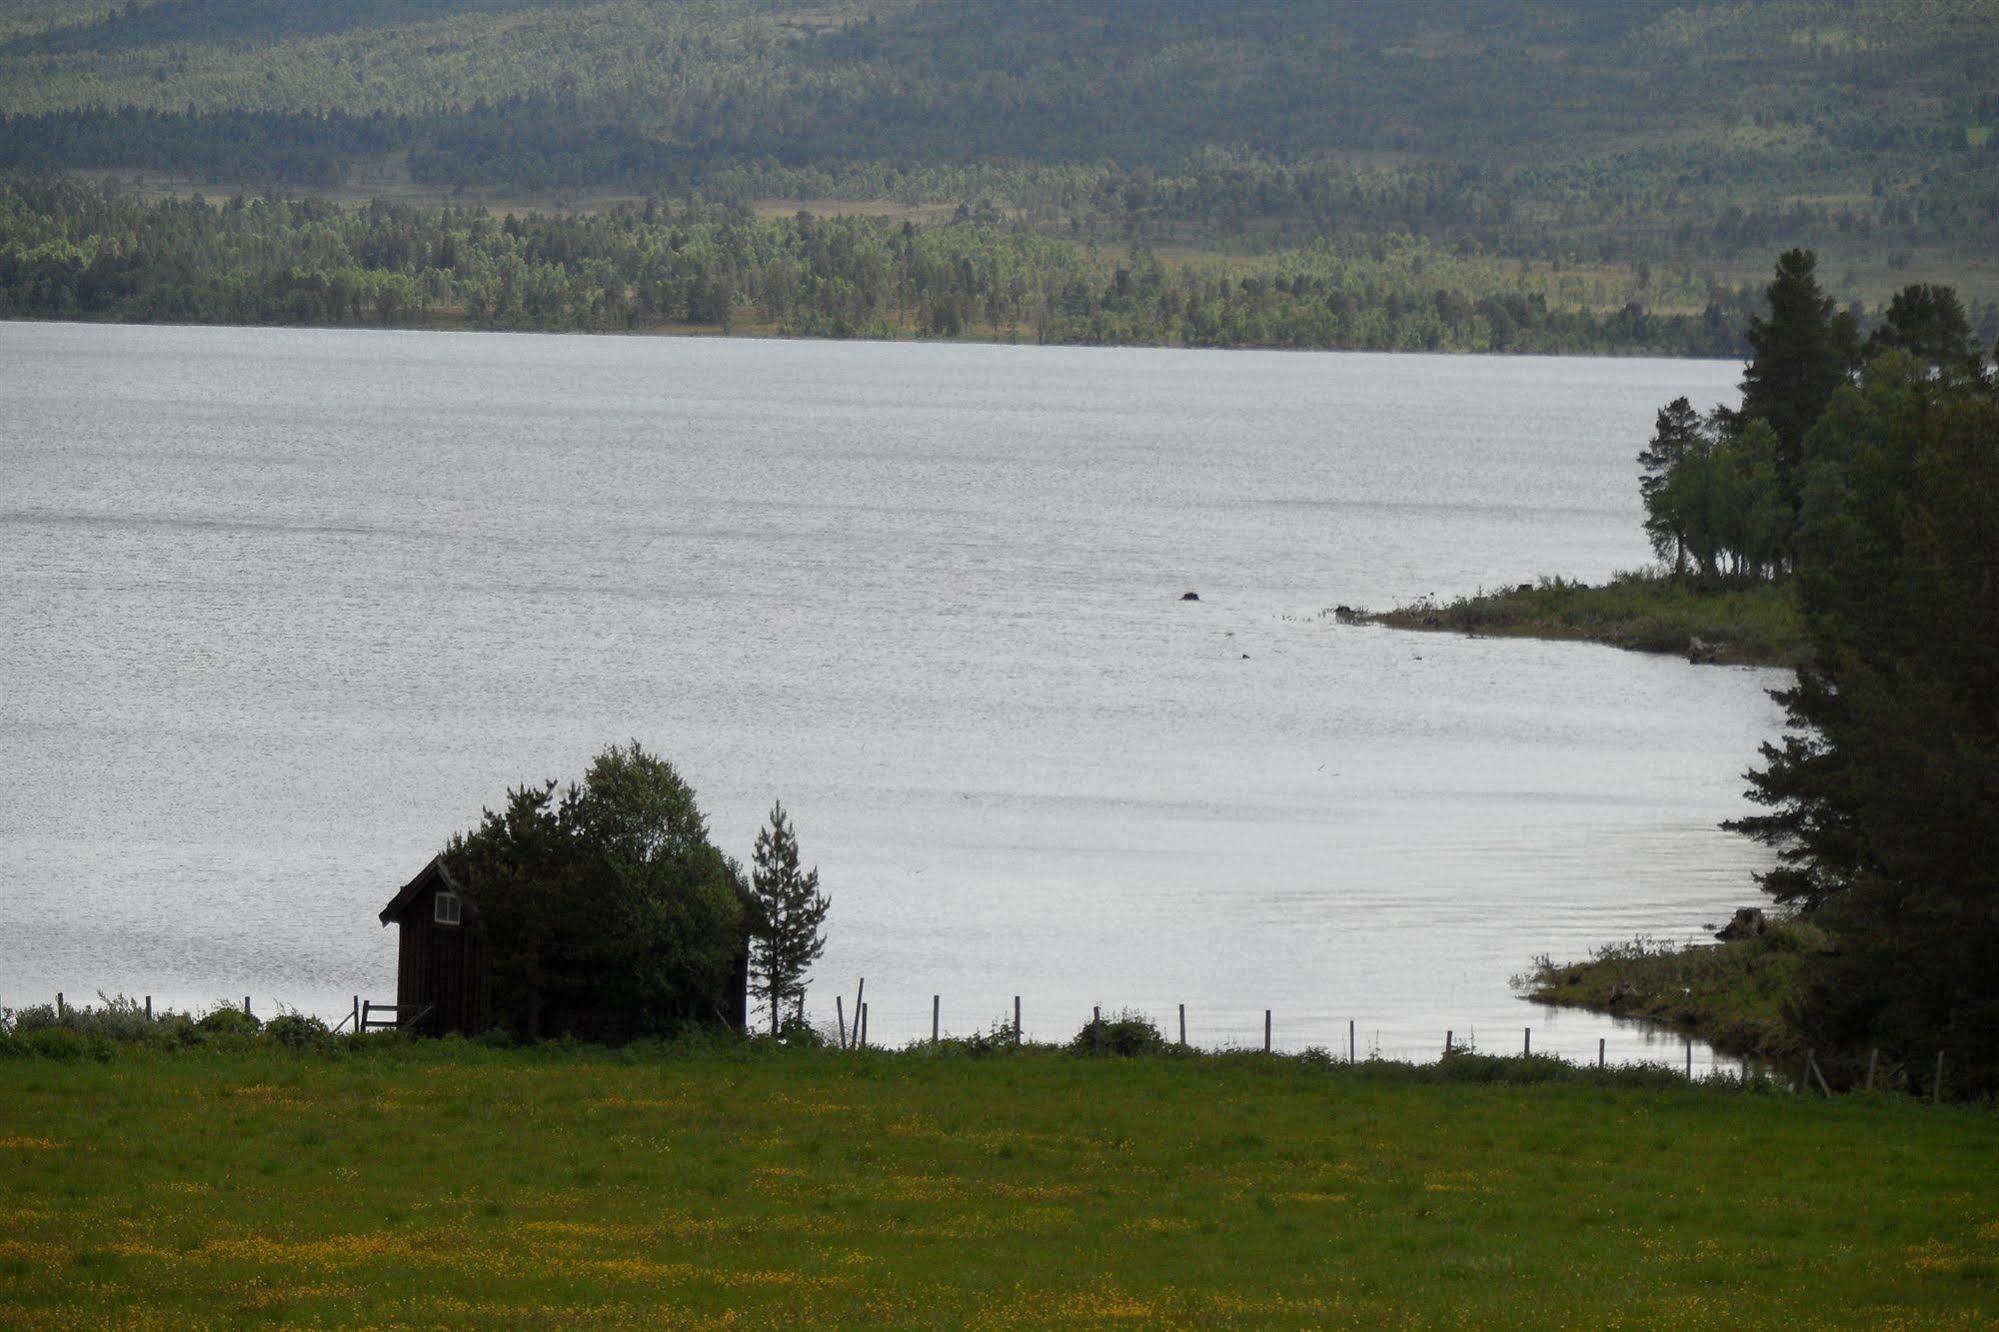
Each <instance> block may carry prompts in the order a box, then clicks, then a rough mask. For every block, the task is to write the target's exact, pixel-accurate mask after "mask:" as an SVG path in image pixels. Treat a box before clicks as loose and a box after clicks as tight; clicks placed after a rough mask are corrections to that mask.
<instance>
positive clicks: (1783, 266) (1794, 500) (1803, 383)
mask: <svg viewBox="0 0 1999 1332" xmlns="http://www.w3.org/2000/svg"><path fill="white" fill-rule="evenodd" d="M1817 268H1818V256H1817V255H1815V254H1813V253H1812V252H1811V251H1810V250H1787V251H1785V252H1784V253H1783V254H1782V255H1781V256H1779V257H1778V259H1777V275H1776V277H1775V278H1774V279H1772V281H1771V283H1770V286H1769V288H1768V291H1767V293H1766V294H1767V296H1768V298H1769V302H1770V317H1769V318H1768V319H1763V318H1752V319H1751V320H1750V321H1749V346H1750V348H1751V349H1752V351H1753V352H1754V355H1753V356H1752V357H1751V359H1750V362H1749V365H1748V368H1746V369H1745V370H1744V371H1743V372H1742V411H1741V413H1740V415H1739V417H1738V419H1739V420H1740V421H1741V422H1744V423H1747V422H1748V421H1752V420H1755V419H1758V418H1761V419H1762V420H1765V421H1768V422H1769V423H1770V428H1771V429H1772V430H1774V431H1775V432H1776V434H1777V457H1776V464H1777V484H1778V485H1779V486H1780V487H1781V488H1782V491H1783V495H1784V498H1785V500H1786V501H1787V502H1788V503H1789V504H1790V506H1791V508H1792V510H1793V511H1794V512H1795V511H1796V509H1797V508H1798V503H1799V489H1798V488H1799V484H1800V477H1799V472H1800V471H1801V466H1800V464H1801V463H1802V461H1803V457H1804V443H1805V435H1806V433H1807V432H1808V431H1810V430H1811V428H1812V424H1813V423H1814V422H1815V421H1817V420H1818V419H1819V416H1820V414H1821V413H1822V412H1824V411H1825V408H1826V404H1827V403H1828V402H1831V401H1832V395H1833V392H1834V390H1836V389H1838V388H1839V386H1840V385H1841V384H1844V383H1846V382H1847V376H1848V375H1849V374H1850V373H1851V372H1852V370H1853V367H1854V365H1855V363H1856V362H1857V361H1858V360H1859V356H1860V348H1859V330H1858V329H1857V328H1856V326H1855V324H1854V321H1853V317H1852V316H1851V315H1848V314H1843V313H1840V314H1836V313H1834V310H1833V302H1832V298H1831V297H1829V296H1827V295H1825V294H1824V293H1823V292H1821V291H1820V290H1819V283H1818V276H1817Z"/></svg>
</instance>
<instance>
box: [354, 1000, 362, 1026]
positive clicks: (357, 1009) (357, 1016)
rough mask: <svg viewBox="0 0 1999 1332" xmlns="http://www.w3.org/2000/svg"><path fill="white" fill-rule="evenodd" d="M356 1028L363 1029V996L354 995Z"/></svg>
mask: <svg viewBox="0 0 1999 1332" xmlns="http://www.w3.org/2000/svg"><path fill="white" fill-rule="evenodd" d="M354 1030H356V1031H359V1030H361V996H360V995H358V994H357V995H355V996H354Z"/></svg>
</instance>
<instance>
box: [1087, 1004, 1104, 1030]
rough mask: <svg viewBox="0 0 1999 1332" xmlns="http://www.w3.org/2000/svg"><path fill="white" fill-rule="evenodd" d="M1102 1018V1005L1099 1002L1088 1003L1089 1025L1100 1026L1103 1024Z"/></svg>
mask: <svg viewBox="0 0 1999 1332" xmlns="http://www.w3.org/2000/svg"><path fill="white" fill-rule="evenodd" d="M1103 1020H1104V1010H1103V1007H1102V1006H1101V1005H1099V1004H1092V1005H1090V1025H1091V1026H1093V1027H1096V1026H1101V1025H1102V1024H1103Z"/></svg>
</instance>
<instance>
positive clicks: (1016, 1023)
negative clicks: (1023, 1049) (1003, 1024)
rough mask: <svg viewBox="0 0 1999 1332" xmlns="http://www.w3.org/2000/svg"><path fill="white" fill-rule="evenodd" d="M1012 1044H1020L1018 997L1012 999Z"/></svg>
mask: <svg viewBox="0 0 1999 1332" xmlns="http://www.w3.org/2000/svg"><path fill="white" fill-rule="evenodd" d="M1013 1043H1014V1044H1015V1045H1019V1044H1020V996H1019V995H1017V994H1016V995H1015V996H1014V997H1013Z"/></svg>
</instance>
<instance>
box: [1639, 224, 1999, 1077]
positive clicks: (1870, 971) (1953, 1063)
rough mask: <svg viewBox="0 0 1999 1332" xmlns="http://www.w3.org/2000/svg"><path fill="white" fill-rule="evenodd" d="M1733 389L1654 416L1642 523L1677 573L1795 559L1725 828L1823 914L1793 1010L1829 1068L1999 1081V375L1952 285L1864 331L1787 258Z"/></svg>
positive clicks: (1801, 261)
mask: <svg viewBox="0 0 1999 1332" xmlns="http://www.w3.org/2000/svg"><path fill="white" fill-rule="evenodd" d="M1767 300H1768V306H1767V312H1766V313H1765V314H1763V315H1760V316H1758V317H1757V318H1756V319H1755V320H1753V321H1752V323H1751V326H1750V329H1749V333H1748V340H1749V343H1750V346H1751V348H1752V356H1751V358H1750V361H1749V364H1748V367H1747V369H1746V371H1745V373H1744V376H1743V382H1742V389H1743V393H1742V403H1741V406H1740V407H1739V408H1736V409H1717V410H1715V411H1713V412H1711V413H1709V414H1708V415H1707V416H1705V417H1702V416H1699V415H1698V414H1696V413H1695V412H1694V411H1693V409H1692V408H1691V406H1690V405H1689V404H1688V403H1687V401H1686V400H1685V399H1684V398H1683V399H1680V400H1679V401H1677V402H1675V403H1673V404H1671V405H1670V406H1668V407H1667V408H1666V409H1665V410H1664V411H1662V412H1661V413H1660V415H1659V428H1658V431H1657V433H1656V434H1655V435H1654V437H1653V439H1652V441H1651V444H1650V446H1649V447H1648V448H1647V450H1646V452H1645V454H1644V455H1643V456H1642V458H1641V461H1642V462H1644V464H1645V465H1646V468H1647V471H1646V476H1645V480H1644V487H1645V502H1646V508H1647V515H1648V516H1647V526H1648V529H1649V530H1650V531H1651V534H1652V536H1653V540H1654V543H1655V545H1656V546H1657V548H1658V549H1659V551H1660V553H1661V554H1662V556H1664V557H1665V558H1666V559H1667V560H1668V562H1669V563H1672V564H1673V565H1674V566H1675V567H1676V568H1677V569H1678V570H1679V571H1680V573H1681V574H1682V576H1684V577H1687V578H1691V579H1695V580H1699V581H1701V582H1703V583H1707V584H1715V583H1719V582H1724V581H1729V580H1744V579H1755V578H1785V579H1788V580H1789V581H1790V582H1791V583H1792V585H1793V586H1794V587H1795V588H1796V592H1797V597H1798V602H1799V605H1800V607H1801V609H1802V612H1803V615H1804V619H1805V624H1806V628H1807V632H1808V636H1809V640H1810V645H1811V654H1810V657H1809V659H1808V660H1807V662H1806V663H1805V664H1804V665H1803V666H1802V667H1800V669H1799V671H1798V674H1797V679H1796V682H1795V683H1794V684H1793V685H1792V686H1791V687H1789V688H1787V689H1784V690H1780V691H1778V692H1777V693H1776V694H1775V697H1776V698H1777V700H1778V701H1779V702H1780V703H1782V704H1783V706H1784V708H1785V711H1786V715H1787V717H1788V719H1789V723H1790V727H1791V730H1790V732H1789V733H1788V734H1786V735H1785V736H1784V737H1783V738H1782V739H1781V740H1780V741H1778V742H1777V743H1774V744H1767V745H1765V746H1763V748H1762V756H1761V757H1762V761H1761V764H1760V766H1759V767H1757V768H1756V769H1755V770H1753V771H1752V772H1751V773H1750V774H1749V781H1750V787H1749V796H1750V798H1751V799H1752V800H1753V801H1754V802H1756V803H1757V804H1758V805H1759V806H1761V807H1762V809H1763V812H1761V813H1758V814H1755V815H1752V816H1750V817H1748V818H1744V819H1741V820H1738V821H1736V822H1734V823H1733V824H1732V825H1730V826H1732V827H1734V828H1735V829H1737V830H1738V831H1740V832H1743V833H1745V834H1747V835H1749V836H1751V837H1754V838H1757V839H1758V840H1760V841H1762V842H1764V843H1766V844H1768V845H1770V846H1772V847H1773V848H1775V849H1776V851H1777V852H1778V865H1777V867H1776V868H1774V869H1772V870H1770V871H1769V872H1768V873H1766V874H1763V875H1762V876H1760V877H1761V881H1762V885H1763V888H1764V890H1765V891H1766V892H1768V893H1769V894H1770V895H1771V897H1773V898H1774V899H1775V900H1776V901H1777V902H1778V903H1780V904H1783V905H1786V906H1789V907H1792V908H1794V909H1796V910H1798V911H1800V912H1802V913H1804V914H1806V915H1808V916H1809V917H1811V918H1812V919H1813V920H1815V921H1816V922H1817V923H1819V924H1820V925H1822V926H1823V927H1824V928H1825V930H1826V931H1827V933H1828V934H1829V935H1830V936H1831V938H1832V940H1833V946H1832V948H1831V949H1830V950H1829V951H1827V952H1824V953H1819V954H1814V955H1811V956H1810V957H1808V958H1807V959H1806V960H1805V964H1804V978H1805V988H1804V991H1803V993H1802V995H1801V996H1800V997H1799V999H1798V1007H1797V1011H1796V1014H1795V1016H1796V1019H1797V1022H1798V1024H1799V1026H1800V1028H1801V1030H1802V1033H1803V1035H1804V1037H1805V1039H1806V1041H1807V1042H1808V1043H1809V1044H1811V1045H1813V1046H1815V1047H1816V1048H1817V1050H1818V1051H1819V1057H1820V1060H1821V1062H1822V1063H1824V1064H1825V1066H1826V1067H1827V1068H1828V1069H1829V1071H1830V1072H1831V1073H1832V1075H1833V1076H1834V1077H1836V1078H1837V1077H1841V1076H1843V1077H1845V1078H1846V1079H1847V1080H1849V1081H1852V1082H1858V1081H1860V1080H1861V1078H1862V1076H1863V1073H1862V1070H1863V1069H1864V1068H1865V1067H1866V1064H1867V1059H1868V1056H1867V1052H1868V1051H1869V1050H1870V1049H1878V1050H1880V1051H1882V1052H1883V1053H1885V1054H1886V1055H1887V1056H1888V1058H1889V1061H1890V1064H1891V1066H1893V1067H1899V1068H1900V1069H1901V1070H1902V1071H1903V1075H1904V1076H1905V1077H1906V1078H1907V1079H1908V1080H1909V1081H1911V1082H1915V1083H1917V1084H1918V1085H1921V1084H1923V1083H1927V1082H1928V1081H1929V1080H1930V1079H1931V1078H1932V1077H1933V1076H1934V1072H1933V1065H1932V1063H1931V1061H1932V1060H1933V1059H1935V1058H1937V1057H1938V1056H1939V1054H1941V1055H1942V1057H1943V1058H1944V1065H1943V1066H1944V1067H1946V1068H1947V1072H1948V1078H1949V1084H1950V1086H1951V1089H1952V1091H1953V1094H1956V1095H1960V1096H1967V1097H1977V1096H1990V1095H1992V1094H1993V1093H1994V1092H1996V1091H1999V985H1995V983H1994V977H1999V386H1996V385H1995V382H1994V374H1993V371H1992V369H1991V367H1989V366H1988V365H1987V364H1986V360H1985V357H1984V355H1983V351H1982V348H1981V346H1980V344H1979V342H1978V341H1977V340H1976V339H1975V338H1974V336H1973V335H1972V333H1971V330H1970V329H1969V327H1968V325H1967V322H1966V319H1965V316H1964V311H1963V308H1962V306H1961V304H1960V303H1959V302H1958V300H1957V297H1956V295H1955V294H1954V293H1953V292H1951V291H1950V290H1949V289H1948V288H1939V287H1934V286H1927V285H1920V284H1919V285H1915V286H1911V287H1908V288H1906V289H1905V290H1903V291H1902V292H1901V293H1900V294H1899V295H1897V296H1896V298H1895V299H1894V301H1893V302H1892V304H1891V305H1890V306H1889V309H1888V311H1887V314H1886V317H1885V318H1884V319H1883V320H1882V321H1881V323H1880V324H1879V326H1878V327H1876V328H1875V329H1874V330H1873V331H1872V333H1871V334H1870V335H1869V336H1867V337H1866V338H1864V339H1863V338H1862V337H1861V336H1860V329H1859V327H1858V325H1857V324H1856V322H1855V321H1854V320H1853V319H1852V318H1851V317H1850V316H1849V315H1848V314H1847V313H1846V312H1844V311H1841V310H1838V309H1837V308H1836V307H1835V304H1834V302H1833V301H1832V300H1831V299H1829V298H1828V297H1827V296H1826V295H1825V294H1824V293H1823V292H1822V291H1821V290H1820V288H1819V286H1818V283H1817V279H1816V275H1815V259H1814V256H1813V255H1811V254H1810V253H1808V252H1802V251H1793V252H1789V253H1786V254H1785V255H1784V256H1783V257H1782V258H1781V259H1780V260H1779V261H1778V265H1777V272H1776V275H1775V278H1774V280H1773V281H1772V282H1771V284H1770V287H1769V289H1768V292H1767Z"/></svg>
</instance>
